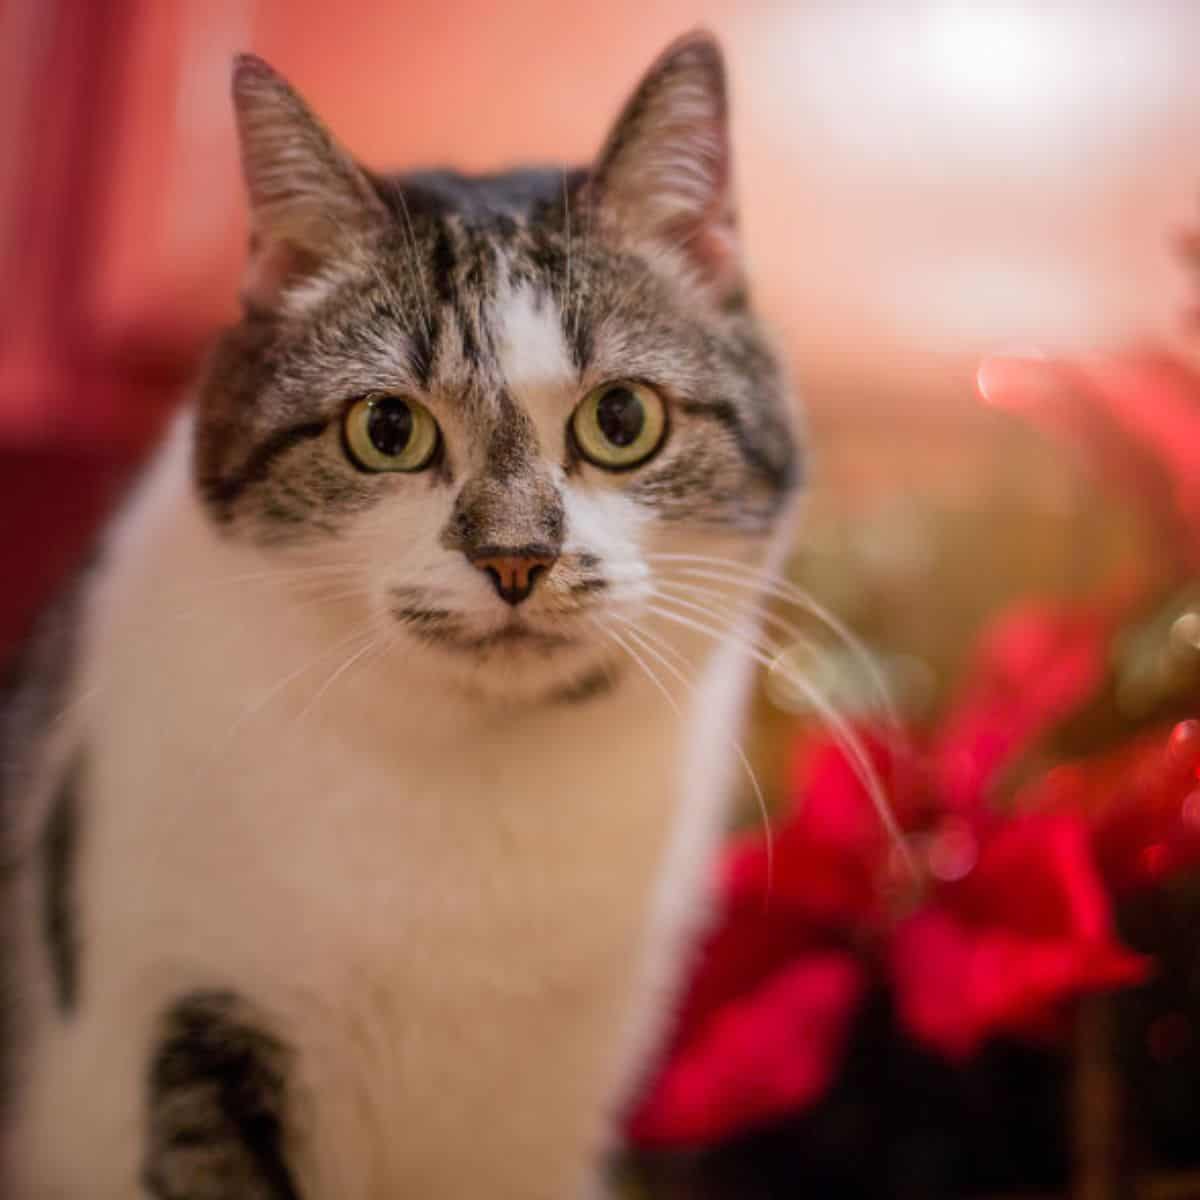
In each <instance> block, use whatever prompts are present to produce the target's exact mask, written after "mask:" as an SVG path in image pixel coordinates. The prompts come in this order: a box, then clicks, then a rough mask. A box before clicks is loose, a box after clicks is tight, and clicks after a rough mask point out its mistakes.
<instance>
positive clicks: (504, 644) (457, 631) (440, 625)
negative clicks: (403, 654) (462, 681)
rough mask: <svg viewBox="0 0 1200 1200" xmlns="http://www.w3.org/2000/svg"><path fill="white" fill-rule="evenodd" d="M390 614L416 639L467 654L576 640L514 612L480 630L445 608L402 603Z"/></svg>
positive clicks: (544, 646)
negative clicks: (499, 622)
mask: <svg viewBox="0 0 1200 1200" xmlns="http://www.w3.org/2000/svg"><path fill="white" fill-rule="evenodd" d="M392 615H393V616H394V617H395V618H396V620H398V621H399V622H400V623H401V624H402V625H404V626H405V627H406V628H407V629H408V631H409V633H410V634H411V635H412V636H413V637H415V638H417V640H418V641H423V642H425V643H427V644H428V645H433V646H439V647H443V648H444V649H447V650H451V651H457V652H460V653H467V654H482V653H487V652H488V651H492V650H502V649H505V648H512V649H517V650H540V651H550V650H555V649H559V648H561V647H564V646H569V645H571V644H572V643H573V642H574V641H575V640H576V639H575V638H573V637H569V636H567V635H566V634H565V633H562V632H560V631H557V630H551V629H545V628H542V627H540V626H537V625H534V624H533V623H532V622H531V621H529V620H528V619H527V618H524V617H520V616H517V615H516V614H514V615H513V616H511V617H509V618H508V619H507V620H506V621H505V622H504V624H503V625H500V626H497V627H492V628H490V629H486V630H482V631H481V630H478V629H472V628H471V627H470V625H468V623H467V621H466V620H465V618H464V617H462V616H461V615H460V614H458V613H455V612H452V611H451V610H449V609H445V608H427V607H422V606H416V605H401V606H397V607H395V608H393V609H392Z"/></svg>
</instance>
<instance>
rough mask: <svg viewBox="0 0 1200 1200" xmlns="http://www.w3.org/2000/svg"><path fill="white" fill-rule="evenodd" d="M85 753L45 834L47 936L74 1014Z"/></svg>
mask: <svg viewBox="0 0 1200 1200" xmlns="http://www.w3.org/2000/svg"><path fill="white" fill-rule="evenodd" d="M82 780H83V756H82V754H80V755H77V756H76V757H75V758H74V759H73V760H72V762H71V763H70V765H69V766H68V768H67V771H66V774H65V775H64V776H63V778H62V781H61V782H60V783H59V785H58V791H57V792H56V793H55V796H54V801H53V803H52V804H51V807H50V815H49V820H48V821H47V822H46V828H45V831H44V833H43V835H42V849H41V856H42V935H43V937H45V939H46V950H47V953H48V954H49V956H50V966H51V969H52V973H53V977H54V998H55V1001H56V1002H57V1004H58V1010H59V1012H60V1013H62V1014H63V1015H64V1016H70V1015H71V1014H72V1013H73V1012H74V1011H75V1009H76V1007H77V1006H78V1004H79V973H80V943H79V902H78V896H77V895H76V887H75V882H76V867H77V861H78V855H79V816H80V814H79V792H80V787H81V784H82Z"/></svg>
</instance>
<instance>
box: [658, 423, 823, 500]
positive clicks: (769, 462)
mask: <svg viewBox="0 0 1200 1200" xmlns="http://www.w3.org/2000/svg"><path fill="white" fill-rule="evenodd" d="M679 407H680V409H681V410H682V411H683V412H685V413H687V414H688V415H689V416H694V417H707V418H708V419H710V420H713V421H717V422H718V423H720V424H721V425H723V426H724V427H725V428H726V429H727V430H728V431H729V433H730V434H731V436H732V437H733V440H734V442H735V443H736V445H737V448H738V450H739V451H740V452H741V455H742V457H743V458H744V459H745V460H746V462H747V463H749V464H750V466H752V467H753V468H754V469H755V470H756V471H758V473H759V474H760V475H762V476H763V478H764V479H765V480H766V482H767V484H768V485H769V486H770V487H771V488H772V489H773V490H774V491H776V492H778V493H779V494H780V495H781V496H786V495H787V494H788V493H790V492H791V491H792V489H793V488H795V487H796V486H797V484H799V482H800V473H799V464H798V461H797V455H796V453H795V451H794V449H793V447H792V444H791V441H790V439H788V438H786V437H781V438H780V439H779V444H780V447H781V448H782V449H783V451H784V453H783V454H779V455H772V454H771V453H770V452H769V450H768V449H767V447H766V446H763V445H761V444H760V443H759V442H758V441H756V440H755V439H754V438H753V437H752V436H751V433H750V430H749V429H747V427H746V425H745V423H744V422H743V421H742V419H741V416H740V415H739V413H738V410H737V409H736V408H735V407H734V406H733V405H732V404H730V403H728V402H727V401H724V400H712V401H685V402H683V403H681V404H680V406H679Z"/></svg>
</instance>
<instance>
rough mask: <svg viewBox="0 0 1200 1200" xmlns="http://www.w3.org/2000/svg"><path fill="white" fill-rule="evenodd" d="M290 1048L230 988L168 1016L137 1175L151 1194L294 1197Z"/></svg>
mask: <svg viewBox="0 0 1200 1200" xmlns="http://www.w3.org/2000/svg"><path fill="white" fill-rule="evenodd" d="M291 1068H292V1054H291V1051H290V1050H289V1049H288V1048H287V1047H286V1046H285V1045H284V1044H283V1042H281V1041H280V1040H279V1038H278V1037H276V1036H275V1035H274V1034H273V1033H272V1032H270V1030H269V1029H268V1028H267V1026H266V1024H265V1023H264V1022H263V1020H262V1019H261V1018H260V1017H258V1016H256V1015H255V1014H253V1013H252V1011H251V1010H250V1009H249V1007H248V1006H247V1005H246V1003H245V1002H244V1001H243V1000H241V999H240V998H239V997H238V996H236V995H235V994H233V993H231V992H222V991H211V992H194V993H191V994H190V995H186V996H183V997H181V998H180V999H179V1000H178V1001H176V1002H175V1004H173V1005H172V1006H171V1008H170V1009H169V1010H168V1011H167V1013H166V1014H165V1015H164V1018H163V1023H162V1029H161V1033H160V1036H159V1041H158V1044H157V1046H156V1048H155V1051H154V1055H153V1058H152V1060H151V1062H150V1069H149V1075H148V1079H147V1106H148V1132H147V1145H146V1154H145V1160H144V1163H143V1170H142V1181H143V1184H144V1186H145V1188H146V1190H147V1192H148V1193H149V1194H150V1195H151V1196H154V1197H155V1198H156V1200H299V1195H300V1193H299V1191H298V1190H297V1187H296V1183H295V1181H294V1178H293V1176H292V1172H291V1169H290V1167H289V1166H288V1162H287V1152H286V1143H287V1137H288V1129H287V1121H288V1117H289V1112H288V1100H289V1094H288V1083H289V1077H290V1072H291Z"/></svg>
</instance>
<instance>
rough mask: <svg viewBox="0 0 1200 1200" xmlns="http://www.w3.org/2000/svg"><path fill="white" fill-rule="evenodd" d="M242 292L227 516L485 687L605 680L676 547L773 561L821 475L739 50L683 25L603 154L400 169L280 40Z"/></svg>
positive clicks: (245, 101)
mask: <svg viewBox="0 0 1200 1200" xmlns="http://www.w3.org/2000/svg"><path fill="white" fill-rule="evenodd" d="M235 96H236V98H237V102H238V112H239V121H240V126H241V131H242V138H243V154H244V160H245V165H246V173H247V178H248V181H249V185H250V192H251V199H252V210H253V213H254V242H253V244H252V254H251V264H250V272H249V276H248V282H247V290H246V299H247V315H246V317H245V319H244V320H243V322H242V324H241V325H239V326H238V327H237V328H236V329H234V330H232V331H231V332H230V333H229V334H228V335H227V336H226V338H225V340H224V341H223V343H222V345H221V346H220V347H219V349H218V351H217V354H216V356H215V359H214V363H213V366H212V369H211V371H210V374H209V376H208V379H207V381H206V384H205V387H204V389H203V391H202V395H201V404H200V417H199V422H198V427H197V428H198V432H197V451H196V470H197V479H198V483H199V487H200V491H201V494H202V495H203V497H204V498H205V500H206V501H207V503H208V506H209V509H210V511H211V513H212V515H213V517H214V519H215V520H216V521H217V522H219V523H220V525H221V526H222V527H223V528H224V529H225V530H226V531H227V532H228V534H229V536H231V537H235V538H240V539H244V540H245V541H247V542H248V543H252V544H254V545H257V546H260V547H261V548H262V552H263V553H267V554H271V555H273V556H275V557H277V558H278V559H280V560H281V561H282V562H285V563H294V564H295V569H296V571H297V573H298V574H305V573H307V574H308V575H309V576H310V577H313V576H316V577H319V575H320V572H322V571H324V572H325V573H326V575H327V577H328V578H330V579H335V578H336V579H337V580H338V581H339V582H338V588H337V589H336V591H337V594H338V596H339V597H340V599H341V600H342V601H344V600H345V598H346V596H347V595H349V596H350V597H351V600H352V601H358V602H360V603H361V605H362V606H363V607H365V609H366V611H367V613H368V619H369V620H370V621H371V622H372V623H373V624H374V625H376V626H377V627H379V628H381V629H384V630H386V631H387V632H388V633H389V635H394V636H395V637H396V638H401V639H407V641H408V642H410V643H411V645H412V647H413V649H414V650H416V649H419V650H420V651H421V652H423V653H426V654H428V655H432V656H435V657H440V658H441V659H444V661H445V665H446V667H447V669H448V670H449V671H452V672H455V673H460V674H462V675H464V676H471V677H474V678H475V679H476V681H477V682H479V681H485V682H482V684H481V686H484V687H485V688H486V687H487V683H486V680H487V679H489V678H491V680H492V681H493V683H494V684H495V685H496V686H497V687H498V688H501V689H515V690H516V691H518V692H519V691H521V690H522V689H521V683H522V681H523V680H528V681H530V686H532V687H534V688H535V690H536V688H538V687H543V688H548V689H550V690H558V691H561V692H563V693H564V694H570V693H572V692H574V691H581V692H586V691H587V690H588V689H589V688H590V687H592V686H594V685H596V684H597V683H598V681H599V679H600V677H601V676H602V675H603V674H604V672H605V671H607V670H608V669H609V665H610V663H611V660H612V658H613V650H614V639H613V634H614V633H616V634H617V635H618V636H619V635H620V631H621V630H622V629H623V628H624V629H628V628H629V626H628V625H626V624H625V623H626V622H634V628H635V629H636V622H637V621H638V620H639V618H641V617H643V616H645V614H646V610H647V609H648V608H652V607H654V606H655V599H656V596H657V593H658V592H659V590H660V588H659V581H661V579H662V577H663V576H664V575H665V574H668V573H669V564H670V563H672V562H677V561H679V560H678V559H671V558H665V557H661V556H664V555H680V554H685V553H686V554H709V555H719V556H721V557H725V558H729V557H733V558H737V559H739V560H741V561H745V562H747V563H753V562H755V561H756V560H757V559H758V558H759V557H761V554H762V552H763V549H764V547H765V545H766V543H767V542H768V541H769V539H770V535H771V534H772V533H773V532H774V531H775V529H776V528H777V526H778V524H779V522H780V520H781V518H782V515H783V513H784V510H785V509H786V502H787V500H788V498H789V496H790V494H791V491H792V488H793V485H794V481H795V476H796V449H795V446H794V443H793V437H792V433H791V425H790V421H789V417H788V407H789V405H788V395H787V391H786V385H785V382H784V380H783V378H782V375H781V372H780V370H779V367H778V364H777V363H776V361H775V359H774V358H773V356H772V355H771V353H770V351H769V350H768V348H767V347H766V345H765V344H764V342H763V340H762V335H761V333H760V331H759V329H758V327H757V326H756V324H755V322H754V319H753V317H752V315H751V314H750V312H749V309H748V305H747V300H746V296H745V290H744V287H743V284H742V280H741V277H740V270H739V265H738V261H737V249H736V239H735V236H734V225H733V220H732V209H731V199H730V190H729V163H728V148H727V144H726V135H725V104H724V92H723V79H722V71H721V65H720V59H719V55H718V53H717V51H716V48H715V47H714V46H713V44H712V43H711V42H710V41H708V40H707V39H704V38H692V39H688V40H685V41H683V42H681V43H678V44H677V45H676V46H675V47H673V48H672V49H671V50H669V51H668V53H667V54H666V55H664V57H663V58H662V59H661V60H660V61H659V63H658V64H657V65H656V66H655V67H654V68H653V69H652V70H651V72H650V74H649V75H648V76H647V77H646V79H645V81H644V82H643V84H642V85H641V87H640V88H639V90H638V91H637V92H636V93H635V95H634V97H633V99H632V100H631V101H630V103H629V105H628V106H627V107H626V110H625V112H624V113H623V115H622V117H621V119H620V120H619V121H618V124H617V126H616V129H615V130H614V132H613V134H612V136H611V137H610V139H609V142H608V145H607V146H606V148H605V150H604V152H603V153H602V154H601V156H600V158H599V160H598V162H597V164H596V165H595V166H594V167H593V168H592V169H591V170H590V171H579V172H571V173H564V172H562V171H522V172H513V173H509V174H507V175H501V176H495V177H487V178H464V177H460V176H457V175H451V174H444V173H443V174H432V173H430V174H424V175H411V176H407V177H396V178H391V177H378V176H373V175H369V174H368V173H367V172H365V171H364V170H363V169H362V168H359V167H358V166H356V165H355V164H354V163H353V162H352V160H350V159H349V158H348V156H346V155H345V154H344V152H342V151H341V150H340V149H339V148H338V147H337V145H336V144H335V143H334V142H333V141H332V140H331V139H330V138H329V137H328V135H327V134H326V133H325V132H324V131H323V129H322V128H321V127H320V126H319V125H318V124H316V122H315V121H314V119H313V118H312V117H311V115H310V114H309V113H308V112H307V110H306V109H304V107H303V105H302V104H301V102H300V101H299V100H298V99H297V97H296V96H295V94H294V93H293V92H291V91H290V89H289V88H288V87H287V85H286V84H284V83H283V82H282V80H280V79H279V77H278V76H276V75H274V74H273V73H272V72H271V71H270V70H269V68H266V67H265V66H264V65H263V64H261V63H258V62H257V61H256V60H249V61H244V62H243V63H242V64H241V65H240V67H239V70H238V72H237V75H236V80H235Z"/></svg>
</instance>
